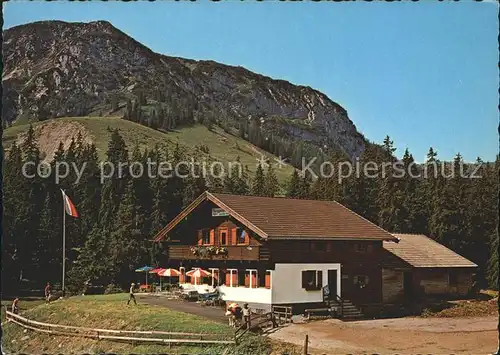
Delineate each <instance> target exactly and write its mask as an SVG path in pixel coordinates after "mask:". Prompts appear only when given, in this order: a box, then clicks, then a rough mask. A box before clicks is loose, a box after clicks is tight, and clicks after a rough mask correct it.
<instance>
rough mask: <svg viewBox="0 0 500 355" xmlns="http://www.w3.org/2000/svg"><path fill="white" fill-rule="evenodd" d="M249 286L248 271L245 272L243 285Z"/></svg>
mask: <svg viewBox="0 0 500 355" xmlns="http://www.w3.org/2000/svg"><path fill="white" fill-rule="evenodd" d="M249 286H250V274H249V273H248V272H245V287H249Z"/></svg>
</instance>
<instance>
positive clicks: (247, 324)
mask: <svg viewBox="0 0 500 355" xmlns="http://www.w3.org/2000/svg"><path fill="white" fill-rule="evenodd" d="M243 321H244V322H245V328H246V329H250V308H249V307H248V303H245V304H244V305H243Z"/></svg>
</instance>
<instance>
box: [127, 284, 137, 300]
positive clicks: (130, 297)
mask: <svg viewBox="0 0 500 355" xmlns="http://www.w3.org/2000/svg"><path fill="white" fill-rule="evenodd" d="M134 286H135V283H133V282H132V283H131V284H130V292H129V295H128V301H127V306H128V305H129V304H130V301H132V300H134V303H135V305H136V306H137V301H136V300H135V296H134Z"/></svg>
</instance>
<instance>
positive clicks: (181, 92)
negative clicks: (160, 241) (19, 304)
mask: <svg viewBox="0 0 500 355" xmlns="http://www.w3.org/2000/svg"><path fill="white" fill-rule="evenodd" d="M3 34H4V48H3V51H4V73H3V76H2V82H3V84H4V97H5V99H4V108H3V112H2V114H3V117H4V119H5V120H6V121H7V122H8V123H9V124H10V123H12V122H15V121H16V120H18V119H19V118H21V117H22V118H24V119H38V120H43V119H47V118H53V117H62V116H86V115H89V114H90V115H92V114H94V115H98V114H97V112H103V111H104V112H106V111H109V109H110V107H111V106H112V105H111V102H110V101H112V99H113V97H117V100H118V102H119V104H118V105H117V106H118V108H119V109H121V110H122V111H121V112H123V108H124V107H125V103H126V101H127V100H130V99H135V98H136V97H137V92H138V90H143V91H144V92H145V95H146V96H147V104H154V102H155V100H152V98H153V97H154V96H155V94H156V92H157V91H160V92H164V93H165V96H167V97H168V99H167V101H168V100H171V101H176V102H178V103H180V105H181V106H185V105H186V102H189V103H190V105H191V104H192V105H193V107H195V109H194V111H196V112H200V114H199V115H200V116H203V115H206V114H207V112H210V113H211V114H212V115H214V116H216V117H225V118H227V119H228V121H229V122H230V124H231V125H232V126H234V127H237V126H238V125H239V124H241V122H242V121H247V122H253V121H255V120H259V121H260V123H259V124H260V125H261V127H262V128H263V131H264V132H265V134H266V135H271V134H272V135H274V136H276V137H281V138H284V139H290V140H292V141H293V140H296V141H305V142H308V143H310V144H313V145H315V146H317V147H319V148H320V149H330V150H337V149H340V150H341V151H342V152H343V153H345V154H346V155H347V156H349V157H351V158H354V157H356V156H359V154H360V153H361V152H362V151H363V150H364V147H365V144H366V143H367V142H366V139H365V138H364V136H363V135H362V134H361V133H359V132H358V131H357V129H356V126H355V125H354V123H353V122H352V121H351V120H350V119H349V117H348V115H347V111H346V110H345V109H344V108H343V107H342V106H340V105H339V104H337V103H336V102H334V101H333V100H331V99H330V98H329V97H328V96H327V95H325V94H323V93H322V92H320V91H318V90H316V89H313V88H311V87H310V86H304V85H295V84H292V83H290V82H288V81H286V80H282V79H273V78H271V77H269V76H266V75H264V74H260V73H255V72H252V71H250V70H248V69H246V68H244V67H242V66H232V65H227V64H221V63H218V62H215V61H212V60H194V59H187V58H181V57H172V56H168V55H165V54H160V53H156V52H154V51H152V50H151V49H150V48H148V47H147V46H145V45H143V44H142V43H140V42H138V41H137V40H135V39H134V38H133V37H131V36H129V35H128V34H126V33H125V32H123V31H121V30H120V29H118V28H116V27H114V26H113V25H112V24H111V23H110V22H108V21H92V22H88V23H82V22H64V21H39V22H33V23H29V24H24V25H19V26H15V27H11V28H9V29H6V30H4V33H3ZM167 106H168V105H167ZM109 113H110V112H109ZM113 113H116V112H113ZM273 117H279V118H280V120H279V122H277V121H276V120H274V119H272V118H273Z"/></svg>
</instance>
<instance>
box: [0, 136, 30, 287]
mask: <svg viewBox="0 0 500 355" xmlns="http://www.w3.org/2000/svg"><path fill="white" fill-rule="evenodd" d="M22 166H23V158H22V152H21V149H20V148H19V147H18V146H17V144H16V142H15V141H14V143H12V145H11V146H10V149H9V152H8V155H7V156H6V157H5V160H4V170H3V196H2V197H3V198H2V205H3V208H4V209H3V213H4V215H3V217H4V218H3V235H2V268H3V270H10V272H8V273H2V286H3V287H4V289H6V290H11V291H12V292H17V290H18V287H19V278H20V274H21V267H22V264H21V263H20V256H21V248H22V245H23V243H24V240H25V237H26V235H25V224H24V223H25V213H26V211H25V208H24V204H25V203H26V194H25V192H24V191H25V187H26V184H27V183H29V182H28V181H27V179H26V178H25V177H24V176H23V175H22ZM23 257H24V258H25V256H24V255H23ZM23 261H25V260H23Z"/></svg>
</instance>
